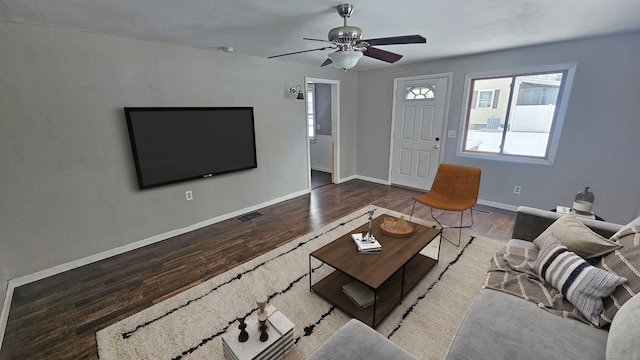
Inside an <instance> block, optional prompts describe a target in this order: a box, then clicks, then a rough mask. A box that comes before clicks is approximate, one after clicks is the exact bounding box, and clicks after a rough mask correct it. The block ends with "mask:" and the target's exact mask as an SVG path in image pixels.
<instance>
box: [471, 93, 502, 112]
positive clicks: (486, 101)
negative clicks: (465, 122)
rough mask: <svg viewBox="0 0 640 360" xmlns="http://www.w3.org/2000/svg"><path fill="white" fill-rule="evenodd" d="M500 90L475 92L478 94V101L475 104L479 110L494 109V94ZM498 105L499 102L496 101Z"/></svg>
mask: <svg viewBox="0 0 640 360" xmlns="http://www.w3.org/2000/svg"><path fill="white" fill-rule="evenodd" d="M499 91H500V90H478V91H474V95H476V94H477V97H478V101H476V102H475V104H476V108H477V109H491V108H493V94H494V92H499ZM496 104H498V102H497V101H496Z"/></svg>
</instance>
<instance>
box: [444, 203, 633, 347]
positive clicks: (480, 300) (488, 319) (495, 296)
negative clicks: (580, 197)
mask: <svg viewBox="0 0 640 360" xmlns="http://www.w3.org/2000/svg"><path fill="white" fill-rule="evenodd" d="M560 216H562V215H561V214H557V213H555V212H551V211H545V210H540V209H534V208H529V207H520V208H518V212H517V215H516V221H515V225H514V229H513V236H512V237H513V240H511V241H510V243H509V245H511V246H518V247H531V248H534V247H535V245H533V243H531V241H533V240H534V239H535V238H536V237H537V236H538V235H540V234H541V233H542V232H543V231H544V230H545V229H546V228H547V227H548V226H549V225H551V224H552V223H553V222H554V221H555V220H556V219H558V218H559V217H560ZM580 220H581V221H582V222H583V223H584V224H585V225H586V226H587V227H589V228H590V229H591V230H593V231H594V232H596V233H598V234H600V235H602V236H603V237H605V238H609V237H610V236H611V235H613V234H614V233H615V232H617V231H618V230H620V229H621V228H622V225H617V224H613V223H609V222H604V221H597V220H590V219H580ZM622 319H624V321H622ZM638 320H640V297H638V296H635V297H633V298H632V299H631V300H629V301H628V302H626V303H625V304H624V305H623V306H622V308H621V309H620V310H619V312H618V314H617V315H616V317H615V318H614V323H612V324H611V329H610V331H607V330H604V329H599V328H596V327H593V326H589V325H587V324H584V323H582V322H579V321H576V320H572V319H565V318H562V317H560V316H557V315H554V314H551V313H549V312H547V311H545V310H543V309H540V308H538V306H537V305H536V304H535V303H533V302H530V301H527V300H524V299H521V298H519V297H516V296H513V295H510V294H507V293H504V292H501V291H497V290H492V289H488V288H485V289H483V290H482V291H481V292H480V294H479V295H478V296H477V297H476V299H475V300H474V302H473V304H472V305H471V306H470V308H469V309H468V311H467V313H466V315H465V316H464V319H463V321H462V323H461V324H460V326H459V328H458V330H457V333H456V335H455V337H454V339H453V341H452V343H451V345H450V347H449V350H448V352H447V356H446V359H448V360H459V359H474V360H477V359H563V360H565V359H587V360H588V359H605V358H606V359H614V358H615V359H638V358H640V345H638V348H637V349H635V350H634V349H633V346H631V348H630V349H631V350H629V345H630V344H628V342H629V341H630V340H629V339H630V338H629V337H628V334H633V333H635V334H637V333H638V331H640V325H638V324H639V321H638ZM632 327H635V329H632ZM620 343H622V344H623V345H625V346H627V348H628V349H626V350H624V349H623V350H622V352H617V353H616V349H618V348H619V347H618V344H620ZM625 343H626V344H625ZM608 347H609V349H608ZM614 347H616V349H614Z"/></svg>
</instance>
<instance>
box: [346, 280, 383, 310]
mask: <svg viewBox="0 0 640 360" xmlns="http://www.w3.org/2000/svg"><path fill="white" fill-rule="evenodd" d="M342 292H344V293H345V294H346V295H347V296H348V297H349V299H351V301H353V303H354V304H356V306H357V307H358V309H360V310H362V309H366V308H367V307H369V306H371V305H373V302H374V299H375V294H374V293H373V291H372V290H371V289H369V288H368V287H367V286H366V285H364V284H363V283H361V282H359V281H352V282H350V283H348V284H344V285H342Z"/></svg>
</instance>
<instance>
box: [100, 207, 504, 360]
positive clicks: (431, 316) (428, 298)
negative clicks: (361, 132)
mask: <svg viewBox="0 0 640 360" xmlns="http://www.w3.org/2000/svg"><path fill="white" fill-rule="evenodd" d="M370 210H375V215H376V216H378V215H380V214H389V215H392V216H397V217H399V216H401V215H403V214H400V213H397V212H395V211H391V210H387V209H383V208H380V207H376V206H372V205H371V206H367V207H365V208H363V209H361V210H359V211H356V212H354V213H352V214H350V215H348V216H345V217H343V218H341V219H339V220H336V221H334V222H332V223H330V224H327V225H325V226H323V227H321V228H320V229H318V230H317V231H314V232H312V233H309V234H307V235H305V236H303V237H300V238H298V239H296V240H293V241H291V242H290V243H288V244H285V245H283V246H281V247H279V248H277V249H274V250H272V251H270V252H268V253H266V254H264V255H262V256H260V257H257V258H255V259H253V260H251V261H249V262H247V263H245V264H243V265H241V266H238V267H236V268H234V269H231V270H229V271H227V272H225V273H223V274H221V275H219V276H216V277H214V278H212V279H210V280H208V281H206V282H204V283H202V284H199V285H197V286H195V287H193V288H191V289H188V290H186V291H184V292H182V293H180V294H178V295H175V296H173V297H171V298H169V299H167V300H164V301H162V302H161V303H158V304H156V305H154V306H152V307H150V308H148V309H146V310H144V311H141V312H139V313H137V314H135V315H132V316H130V317H129V318H126V319H124V320H122V321H120V322H118V323H115V324H113V325H111V326H109V327H107V328H105V329H102V330H100V331H98V332H97V334H96V339H97V344H98V354H99V357H100V359H102V360H111V359H223V358H224V356H223V352H222V340H221V337H222V335H224V334H225V332H227V331H229V330H231V329H233V328H235V327H237V326H238V323H237V322H236V321H235V314H236V313H237V312H238V311H242V312H246V313H254V314H255V312H256V311H257V306H256V303H255V299H256V297H258V296H260V295H264V296H267V297H268V298H269V303H270V304H271V305H274V306H275V307H276V308H277V309H278V310H279V311H280V312H281V313H283V314H284V315H285V316H287V317H288V318H289V319H290V320H291V321H292V322H293V323H294V324H295V334H294V336H295V346H294V348H293V350H291V352H289V353H287V355H286V359H304V358H306V357H307V356H308V355H309V354H310V353H311V352H312V351H313V350H314V349H315V348H316V347H317V346H319V345H320V344H322V343H323V342H324V341H325V340H326V339H327V338H328V337H329V336H330V335H331V334H333V333H334V332H335V331H337V330H338V329H339V328H340V327H341V326H342V325H344V324H345V323H346V322H347V321H348V320H349V317H348V316H347V315H345V314H344V313H343V312H342V311H341V310H339V309H337V308H335V307H334V306H332V305H331V304H329V303H327V302H326V301H324V300H323V299H321V298H320V297H319V296H317V295H315V294H313V293H311V292H310V291H309V276H308V271H309V253H310V252H312V251H314V250H316V249H318V248H320V247H322V246H323V245H325V244H327V243H329V242H331V241H333V240H334V239H336V238H337V237H339V236H341V235H343V234H345V233H348V232H350V231H353V230H354V229H356V228H357V227H359V226H361V225H363V224H365V223H367V219H368V211H370ZM405 217H407V216H406V215H405ZM407 218H408V217H407ZM413 221H414V222H417V223H421V224H424V225H429V226H430V225H431V223H429V222H427V221H424V220H420V219H415V218H414V219H413ZM448 231H451V236H457V235H458V234H457V230H454V229H445V233H444V234H445V236H446V235H447V232H448ZM439 243H440V242H438V241H433V242H432V243H431V244H430V245H429V246H428V247H427V248H426V249H425V250H424V251H425V252H424V253H425V254H427V255H428V256H432V257H433V256H436V255H437V254H438V247H437V246H438V244H439ZM502 246H503V243H501V242H499V241H496V240H492V239H487V238H482V237H474V236H469V235H466V234H465V233H463V239H462V243H461V245H460V247H454V246H453V245H451V244H450V243H448V242H446V241H443V242H442V245H441V246H440V247H441V248H440V259H439V261H438V263H437V265H436V266H435V267H434V268H433V269H432V270H431V271H430V272H429V273H428V274H427V275H426V276H425V277H424V278H423V279H422V280H421V281H420V282H419V283H418V284H417V285H416V287H415V288H414V289H413V290H412V291H411V292H410V293H409V294H407V296H406V297H405V298H404V300H403V301H402V303H401V304H400V305H398V306H397V307H396V308H395V309H394V310H393V311H392V312H391V313H390V314H389V315H388V316H387V318H386V319H385V320H384V321H383V322H382V323H381V324H380V325H379V326H378V328H377V329H376V330H377V331H378V332H380V333H381V334H382V335H384V336H386V337H387V338H389V339H390V340H391V341H393V342H394V343H396V344H398V345H399V346H401V347H402V348H404V349H405V350H407V351H408V352H410V353H412V354H413V355H414V356H416V357H417V358H419V359H442V358H443V357H444V355H445V353H446V350H447V348H448V346H449V344H450V342H451V340H452V339H453V336H454V334H455V331H456V329H457V327H458V325H459V323H460V321H461V320H462V317H463V315H464V313H465V311H466V309H467V308H468V307H469V305H470V304H471V302H472V301H473V299H474V298H475V296H476V295H477V293H478V292H479V291H480V289H481V288H482V286H483V283H484V279H485V274H486V270H487V269H488V266H489V260H490V258H491V256H492V254H493V253H494V252H496V251H498V250H499V249H501V248H502ZM362 256H375V255H362ZM312 266H313V268H314V272H313V275H312V277H313V279H314V280H315V279H320V278H322V277H323V276H324V275H325V274H327V273H329V272H330V271H332V269H330V267H328V266H326V265H321V264H320V263H319V262H318V263H314V262H312ZM253 336H257V335H256V334H253Z"/></svg>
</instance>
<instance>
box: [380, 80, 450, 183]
mask: <svg viewBox="0 0 640 360" xmlns="http://www.w3.org/2000/svg"><path fill="white" fill-rule="evenodd" d="M448 85H449V78H448V77H437V78H436V77H434V78H423V79H415V80H414V79H409V80H402V81H397V82H396V94H395V96H394V109H395V114H394V118H393V120H392V127H393V128H392V133H391V144H392V145H391V165H390V167H389V168H390V171H391V176H390V179H391V183H392V184H396V185H401V186H407V187H411V188H417V189H424V190H427V189H430V188H431V185H432V184H433V179H434V178H435V175H436V171H437V170H438V165H439V164H440V150H441V147H442V127H443V124H444V120H445V114H446V112H447V111H446V110H447V108H446V107H447V106H448V102H447V95H448V93H449V92H448Z"/></svg>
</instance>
